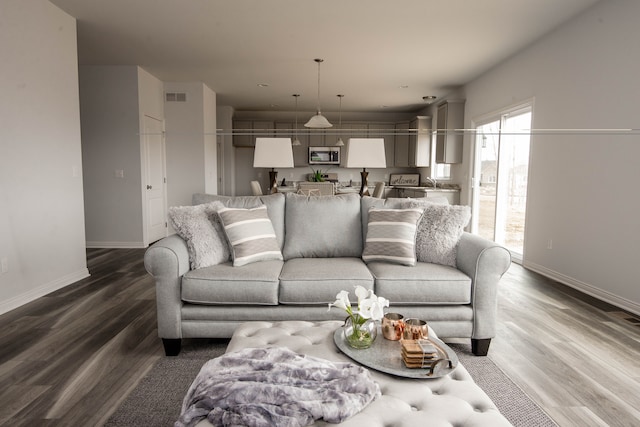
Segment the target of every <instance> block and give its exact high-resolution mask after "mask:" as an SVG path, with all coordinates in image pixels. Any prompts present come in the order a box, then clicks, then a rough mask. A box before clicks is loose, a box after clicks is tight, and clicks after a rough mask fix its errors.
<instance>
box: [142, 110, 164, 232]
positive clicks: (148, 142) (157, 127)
mask: <svg viewBox="0 0 640 427" xmlns="http://www.w3.org/2000/svg"><path fill="white" fill-rule="evenodd" d="M163 128H164V124H163V122H162V121H161V120H157V119H154V118H153V117H149V116H144V137H143V143H144V153H145V157H146V158H145V166H146V167H145V169H146V183H145V184H144V185H145V202H146V230H147V233H146V234H147V236H146V243H152V242H155V241H156V240H160V239H162V238H163V237H165V236H166V235H167V223H166V206H167V203H166V179H165V172H164V171H165V146H164V129H163Z"/></svg>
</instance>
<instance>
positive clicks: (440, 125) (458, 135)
mask: <svg viewBox="0 0 640 427" xmlns="http://www.w3.org/2000/svg"><path fill="white" fill-rule="evenodd" d="M437 111H438V116H437V119H436V122H437V123H436V163H462V148H463V147H462V145H463V137H464V133H463V131H462V130H460V131H458V132H456V131H455V129H463V128H464V101H462V100H456V101H446V102H444V103H442V104H441V105H439V106H438V110H437Z"/></svg>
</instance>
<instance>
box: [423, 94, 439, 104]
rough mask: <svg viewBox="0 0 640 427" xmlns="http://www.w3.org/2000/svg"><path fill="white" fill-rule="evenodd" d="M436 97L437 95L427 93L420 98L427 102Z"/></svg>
mask: <svg viewBox="0 0 640 427" xmlns="http://www.w3.org/2000/svg"><path fill="white" fill-rule="evenodd" d="M436 98H437V96H435V95H427V96H423V97H422V100H423V101H427V102H431V101H433V100H435V99H436Z"/></svg>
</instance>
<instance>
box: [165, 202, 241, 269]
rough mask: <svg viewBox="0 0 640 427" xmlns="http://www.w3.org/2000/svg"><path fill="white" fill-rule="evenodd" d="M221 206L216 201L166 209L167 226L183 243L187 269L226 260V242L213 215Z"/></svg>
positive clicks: (227, 258)
mask: <svg viewBox="0 0 640 427" xmlns="http://www.w3.org/2000/svg"><path fill="white" fill-rule="evenodd" d="M222 207H224V206H223V205H222V203H220V202H211V203H207V204H203V205H197V206H172V207H170V208H169V221H170V222H171V226H172V227H173V228H174V229H175V230H176V232H177V233H178V235H179V236H180V237H182V238H183V239H184V241H185V242H186V243H187V249H188V251H189V265H190V267H191V269H197V268H202V267H208V266H210V265H216V264H220V263H223V262H227V261H229V258H230V255H231V254H230V252H229V245H228V244H227V238H226V236H225V234H224V230H223V229H222V225H221V224H220V219H219V218H218V214H217V211H218V210H219V209H220V208H222Z"/></svg>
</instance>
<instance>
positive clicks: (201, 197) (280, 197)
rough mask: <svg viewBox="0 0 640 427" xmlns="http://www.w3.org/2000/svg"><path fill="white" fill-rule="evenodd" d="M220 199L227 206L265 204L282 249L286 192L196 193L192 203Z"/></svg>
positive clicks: (240, 206) (198, 203) (237, 206)
mask: <svg viewBox="0 0 640 427" xmlns="http://www.w3.org/2000/svg"><path fill="white" fill-rule="evenodd" d="M216 200H219V201H220V202H222V204H223V205H224V206H225V207H227V208H241V209H252V208H257V207H258V206H262V205H265V206H266V207H267V213H268V214H269V219H271V224H272V225H273V230H274V231H275V232H276V240H277V242H278V246H279V247H280V249H282V247H283V246H284V194H282V193H276V194H269V195H266V196H236V197H231V196H218V195H216V194H205V193H195V194H194V195H193V196H192V200H191V203H192V204H193V205H200V204H203V203H210V202H213V201H216Z"/></svg>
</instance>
